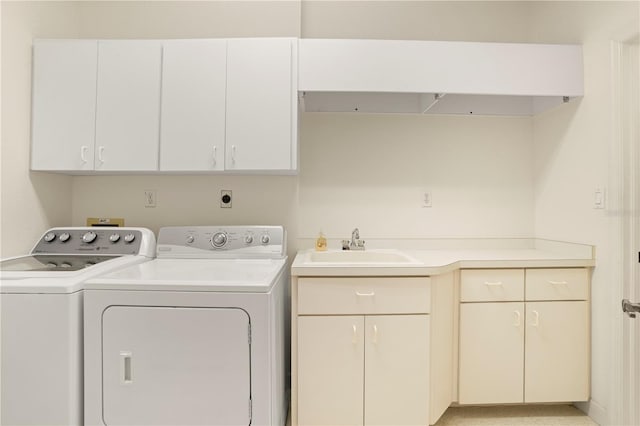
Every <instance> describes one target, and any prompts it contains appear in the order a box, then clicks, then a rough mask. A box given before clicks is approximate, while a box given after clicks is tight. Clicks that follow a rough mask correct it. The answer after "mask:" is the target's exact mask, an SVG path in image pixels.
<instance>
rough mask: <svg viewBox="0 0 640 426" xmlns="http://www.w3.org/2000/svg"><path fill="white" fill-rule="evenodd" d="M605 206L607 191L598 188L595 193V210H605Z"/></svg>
mask: <svg viewBox="0 0 640 426" xmlns="http://www.w3.org/2000/svg"><path fill="white" fill-rule="evenodd" d="M604 206H605V190H604V188H596V190H595V192H594V193H593V208H594V209H604Z"/></svg>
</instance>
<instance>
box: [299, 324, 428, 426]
mask: <svg viewBox="0 0 640 426" xmlns="http://www.w3.org/2000/svg"><path fill="white" fill-rule="evenodd" d="M298 334H299V338H298V348H299V349H298V369H299V373H298V383H299V385H298V420H299V424H301V425H337V424H350V425H362V424H366V425H391V424H393V425H419V424H421V425H426V424H428V423H429V417H428V409H427V401H428V400H429V374H428V366H429V362H428V356H429V348H428V341H429V340H428V335H429V316H428V315H364V316H304V317H300V318H299V319H298Z"/></svg>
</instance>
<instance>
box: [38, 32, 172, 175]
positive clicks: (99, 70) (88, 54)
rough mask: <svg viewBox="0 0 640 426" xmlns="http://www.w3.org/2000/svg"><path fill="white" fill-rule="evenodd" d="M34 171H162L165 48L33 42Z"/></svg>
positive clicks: (120, 43)
mask: <svg viewBox="0 0 640 426" xmlns="http://www.w3.org/2000/svg"><path fill="white" fill-rule="evenodd" d="M33 53H34V79H33V116H32V129H33V134H32V150H31V151H32V153H31V168H32V170H48V171H69V172H84V171H92V170H96V171H152V170H157V168H158V140H159V130H160V62H161V45H160V42H157V41H129V40H127V41H122V40H120V41H96V40H57V41H56V40H37V41H35V42H34V52H33Z"/></svg>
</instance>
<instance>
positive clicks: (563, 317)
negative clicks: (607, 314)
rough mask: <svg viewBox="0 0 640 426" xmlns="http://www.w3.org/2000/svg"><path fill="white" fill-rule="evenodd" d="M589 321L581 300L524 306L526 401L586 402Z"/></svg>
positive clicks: (531, 303)
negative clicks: (525, 310) (525, 314)
mask: <svg viewBox="0 0 640 426" xmlns="http://www.w3.org/2000/svg"><path fill="white" fill-rule="evenodd" d="M588 318H589V312H588V304H587V302H584V301H577V302H529V303H527V333H526V344H525V347H526V354H525V360H526V361H525V379H524V381H525V388H524V389H525V391H524V396H525V402H565V401H586V400H588V399H589V320H588Z"/></svg>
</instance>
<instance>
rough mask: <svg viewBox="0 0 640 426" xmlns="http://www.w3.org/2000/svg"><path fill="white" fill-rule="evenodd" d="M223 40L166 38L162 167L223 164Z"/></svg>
mask: <svg viewBox="0 0 640 426" xmlns="http://www.w3.org/2000/svg"><path fill="white" fill-rule="evenodd" d="M226 55H227V42H226V41H225V40H171V41H165V42H164V45H163V52H162V130H161V135H160V170H173V171H181V170H182V171H208V170H223V169H224V140H225V102H226V99H225V85H226V75H227V70H226V63H227V58H226Z"/></svg>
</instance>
